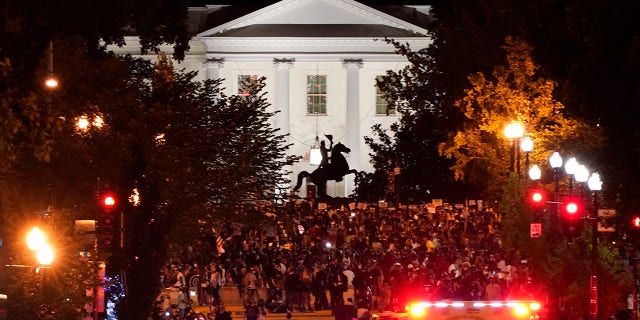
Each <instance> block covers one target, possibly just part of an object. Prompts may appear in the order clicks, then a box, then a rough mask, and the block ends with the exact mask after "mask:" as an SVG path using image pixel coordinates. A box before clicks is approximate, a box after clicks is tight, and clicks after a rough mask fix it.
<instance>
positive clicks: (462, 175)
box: [439, 37, 602, 195]
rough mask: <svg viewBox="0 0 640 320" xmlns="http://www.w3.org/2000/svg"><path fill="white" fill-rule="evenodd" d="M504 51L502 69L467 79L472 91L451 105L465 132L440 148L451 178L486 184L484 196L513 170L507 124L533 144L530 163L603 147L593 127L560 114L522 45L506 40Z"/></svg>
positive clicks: (551, 86) (550, 89) (558, 105)
mask: <svg viewBox="0 0 640 320" xmlns="http://www.w3.org/2000/svg"><path fill="white" fill-rule="evenodd" d="M504 49H505V52H506V65H504V66H497V67H496V68H495V69H494V71H493V74H492V77H491V78H487V77H486V76H485V75H484V74H482V73H476V74H473V75H471V76H470V77H469V81H470V83H471V88H469V89H467V90H466V91H465V93H466V96H465V97H464V98H462V99H461V100H458V101H457V102H456V106H457V107H458V108H460V110H461V111H462V112H464V115H465V117H466V122H465V125H464V129H462V130H458V131H457V132H456V133H454V134H452V135H451V136H450V138H449V140H448V141H447V142H445V143H442V144H440V146H439V148H440V151H441V153H442V154H443V155H445V156H447V157H450V158H453V159H455V164H454V165H453V166H452V169H453V170H454V172H455V174H456V178H458V179H468V180H470V181H490V182H489V183H488V184H487V191H488V192H490V193H492V194H496V195H498V194H500V192H501V190H502V186H503V185H504V184H505V183H506V181H507V179H508V173H509V170H505V168H510V167H511V166H512V164H511V163H510V161H513V160H512V159H510V156H509V155H510V154H511V153H512V151H511V148H512V142H511V141H509V140H508V139H506V138H505V137H504V129H505V127H506V126H507V125H508V124H510V123H512V122H518V123H520V124H521V125H522V126H523V127H524V129H525V134H526V135H529V136H530V137H531V138H532V139H533V141H534V149H533V151H532V152H531V154H530V159H531V161H532V162H533V163H540V164H542V165H546V164H547V161H546V159H548V157H549V156H550V154H551V153H552V152H553V151H555V150H562V151H563V152H565V153H567V154H578V153H585V154H588V153H589V152H590V151H591V150H598V149H599V148H600V145H601V143H602V137H601V135H600V132H599V131H598V130H597V128H592V127H591V126H589V125H588V124H586V123H584V122H582V121H580V120H576V119H569V118H567V117H565V116H564V115H563V113H562V110H563V105H562V104H561V103H560V102H558V101H556V100H555V99H554V98H553V91H554V88H555V86H556V85H555V83H554V82H553V81H551V80H548V79H544V78H541V77H539V76H538V74H537V73H536V71H537V70H538V67H537V66H536V65H535V64H534V62H533V61H532V57H531V48H530V47H529V46H528V45H527V44H526V43H525V42H523V41H522V40H518V39H515V38H511V37H507V38H506V44H505V46H504ZM519 170H520V169H519ZM522 171H526V170H522Z"/></svg>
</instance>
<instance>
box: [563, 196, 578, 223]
mask: <svg viewBox="0 0 640 320" xmlns="http://www.w3.org/2000/svg"><path fill="white" fill-rule="evenodd" d="M562 214H563V215H564V217H565V218H567V219H572V220H573V219H578V218H580V217H582V202H581V201H580V199H579V198H568V199H566V200H565V201H564V202H563V203H562Z"/></svg>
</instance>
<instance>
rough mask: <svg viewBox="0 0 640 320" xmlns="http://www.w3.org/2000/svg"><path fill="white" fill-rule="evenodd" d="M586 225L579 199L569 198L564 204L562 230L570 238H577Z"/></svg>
mask: <svg viewBox="0 0 640 320" xmlns="http://www.w3.org/2000/svg"><path fill="white" fill-rule="evenodd" d="M583 225H584V208H583V206H582V200H581V199H580V198H579V197H568V198H566V199H565V200H564V201H563V202H562V230H563V232H564V235H565V236H567V237H570V238H573V237H577V236H579V235H580V231H582V226H583Z"/></svg>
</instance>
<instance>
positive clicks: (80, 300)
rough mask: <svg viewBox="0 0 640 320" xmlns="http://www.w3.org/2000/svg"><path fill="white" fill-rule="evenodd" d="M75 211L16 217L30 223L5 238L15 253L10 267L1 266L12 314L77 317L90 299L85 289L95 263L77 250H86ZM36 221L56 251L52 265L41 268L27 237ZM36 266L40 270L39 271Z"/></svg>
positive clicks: (37, 317) (3, 285)
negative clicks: (39, 217) (75, 226)
mask: <svg viewBox="0 0 640 320" xmlns="http://www.w3.org/2000/svg"><path fill="white" fill-rule="evenodd" d="M74 219H75V217H74V215H73V214H72V213H71V212H68V211H64V210H61V211H56V212H55V213H53V214H52V215H51V216H50V217H49V218H46V219H42V220H39V221H35V220H29V219H25V218H24V217H23V218H20V217H14V221H15V222H17V223H18V222H19V223H20V224H21V225H25V226H28V227H26V228H16V229H17V230H15V232H14V233H12V234H10V235H7V238H5V241H6V242H7V245H8V246H9V247H10V248H8V249H7V250H9V252H15V253H16V254H14V255H12V257H13V259H12V260H11V265H12V266H11V267H4V266H3V267H2V274H3V281H2V283H0V287H1V290H2V292H3V293H5V294H7V295H8V297H9V304H8V314H9V315H10V318H16V316H17V315H19V316H20V319H50V320H55V319H58V320H62V319H74V318H78V317H80V309H81V308H83V307H84V305H85V303H87V302H89V301H90V299H91V298H90V297H86V295H85V293H86V290H88V289H91V288H92V281H93V276H94V273H93V271H92V269H91V268H92V263H91V262H90V261H89V260H88V259H86V258H84V257H82V256H80V255H79V254H78V253H79V252H80V251H81V250H84V249H85V248H83V247H82V246H81V245H80V244H81V243H82V241H80V239H81V236H80V235H78V234H76V233H75V232H74V229H73V224H74V222H73V221H74ZM34 224H36V225H39V226H40V228H41V230H43V232H44V233H45V235H46V237H47V242H48V243H50V245H51V247H52V248H53V250H54V252H55V258H54V260H53V263H52V264H51V266H50V267H45V268H38V267H37V266H38V265H37V260H36V259H35V252H31V251H29V250H28V248H27V246H26V243H25V242H24V238H25V235H26V232H27V231H29V230H30V229H29V228H31V227H32V226H33V225H34ZM36 270H37V271H36Z"/></svg>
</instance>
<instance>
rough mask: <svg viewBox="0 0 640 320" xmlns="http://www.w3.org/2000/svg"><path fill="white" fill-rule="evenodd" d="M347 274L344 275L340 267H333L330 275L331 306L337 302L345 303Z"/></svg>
mask: <svg viewBox="0 0 640 320" xmlns="http://www.w3.org/2000/svg"><path fill="white" fill-rule="evenodd" d="M347 281H348V280H347V276H345V275H344V273H342V272H341V271H340V270H339V269H338V268H336V267H334V268H332V269H331V274H330V275H329V294H330V296H331V301H329V303H330V304H331V308H333V307H335V305H336V304H338V303H339V304H343V303H344V292H345V291H347Z"/></svg>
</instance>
